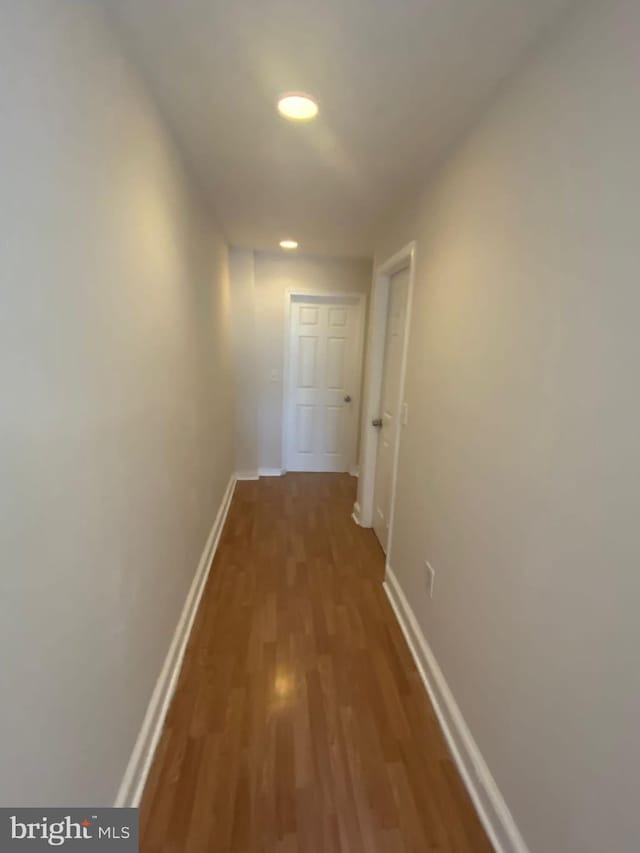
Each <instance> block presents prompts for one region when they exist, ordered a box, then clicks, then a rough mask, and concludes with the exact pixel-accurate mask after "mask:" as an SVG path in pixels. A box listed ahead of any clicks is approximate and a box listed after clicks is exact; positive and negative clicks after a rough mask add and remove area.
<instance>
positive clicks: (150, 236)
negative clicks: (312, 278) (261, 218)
mask: <svg viewBox="0 0 640 853" xmlns="http://www.w3.org/2000/svg"><path fill="white" fill-rule="evenodd" d="M0 54H1V55H2V74H1V75H0V114H1V115H2V133H1V134H0V170H1V173H2V180H1V186H2V203H1V204H0V244H1V250H0V388H1V389H2V392H1V402H0V407H1V412H0V483H1V484H2V486H1V489H0V554H1V561H2V565H1V567H0V649H2V664H1V665H0V696H1V697H2V701H0V743H1V753H2V761H1V762H0V804H2V805H29V804H31V805H56V804H57V805H61V804H66V805H76V804H83V803H84V804H92V805H110V804H111V803H112V802H113V800H114V797H115V794H116V791H117V788H118V785H119V783H120V781H121V778H122V775H123V772H124V769H125V766H126V763H127V760H128V758H129V755H130V752H131V749H132V747H133V744H134V741H135V738H136V736H137V734H138V730H139V727H140V724H141V721H142V717H143V714H144V711H145V709H146V706H147V703H148V700H149V698H150V694H151V691H152V688H153V685H154V683H155V680H156V678H157V676H158V674H159V670H160V666H161V663H162V661H163V658H164V656H165V654H166V652H167V648H168V646H169V642H170V639H171V636H172V633H173V630H174V627H175V625H176V622H177V619H178V616H179V613H180V611H181V609H182V605H183V603H184V599H185V596H186V594H187V591H188V588H189V584H190V582H191V580H192V577H193V574H194V572H195V569H196V567H197V564H198V560H199V558H200V555H201V552H202V549H203V547H204V545H205V541H206V539H207V536H208V533H209V530H210V528H211V525H212V523H213V520H214V517H215V514H216V511H217V509H218V506H219V504H220V501H221V498H222V496H223V492H224V489H225V486H226V484H227V482H228V479H229V476H230V474H231V472H232V469H233V461H232V457H233V440H232V415H231V412H232V410H233V400H232V397H231V394H232V388H231V385H230V382H229V379H228V377H229V374H230V354H229V342H228V331H227V326H228V310H229V294H228V281H227V276H228V272H227V250H226V247H225V244H224V242H223V241H222V239H221V237H220V236H219V235H218V234H217V233H216V231H215V228H214V226H213V225H212V222H211V220H210V218H209V216H208V215H207V213H206V212H205V210H204V209H203V207H202V206H201V204H200V203H199V202H198V201H197V200H196V197H195V195H194V192H193V190H192V189H191V188H190V185H189V181H188V179H187V177H186V176H185V173H184V170H183V168H182V166H181V165H180V162H179V161H178V159H177V157H176V154H175V151H174V149H173V147H172V145H171V143H170V142H169V140H168V139H167V136H166V134H165V132H164V130H163V127H162V125H161V124H160V122H159V120H158V117H157V115H156V113H155V111H154V108H153V107H152V105H151V103H150V101H149V99H148V98H147V96H146V95H145V92H144V90H143V89H142V88H141V86H140V84H139V83H138V80H137V79H136V77H135V76H134V75H133V74H132V72H131V71H130V69H129V67H128V66H127V64H126V63H125V62H124V61H123V59H122V57H121V56H120V54H119V53H118V50H117V49H116V48H115V47H114V43H113V42H112V39H111V37H110V35H109V33H108V32H107V31H106V30H105V28H104V27H103V25H102V24H101V22H100V20H99V19H98V18H97V17H96V14H95V11H94V10H92V9H91V7H90V4H83V3H74V2H69V0H40V2H38V3H4V4H3V5H2V7H0Z"/></svg>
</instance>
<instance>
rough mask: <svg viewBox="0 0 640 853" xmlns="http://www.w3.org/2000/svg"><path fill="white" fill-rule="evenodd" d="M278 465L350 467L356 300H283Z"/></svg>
mask: <svg viewBox="0 0 640 853" xmlns="http://www.w3.org/2000/svg"><path fill="white" fill-rule="evenodd" d="M289 299H290V304H289V330H288V336H287V338H288V359H287V362H288V370H287V372H288V377H287V382H286V386H285V389H286V391H285V413H284V414H285V433H284V451H285V452H284V459H285V465H286V469H287V470H289V471H349V470H350V469H351V468H353V467H354V465H355V462H356V459H355V453H356V444H357V432H358V420H359V411H360V385H361V365H362V344H363V335H362V323H363V311H362V301H363V300H362V297H361V296H360V295H359V294H345V295H335V294H334V295H330V296H329V295H327V296H321V295H313V294H293V293H292V294H289Z"/></svg>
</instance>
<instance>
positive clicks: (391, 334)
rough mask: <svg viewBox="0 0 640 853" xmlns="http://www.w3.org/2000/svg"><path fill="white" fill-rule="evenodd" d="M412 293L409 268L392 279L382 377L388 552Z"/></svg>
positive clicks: (383, 523) (379, 471)
mask: <svg viewBox="0 0 640 853" xmlns="http://www.w3.org/2000/svg"><path fill="white" fill-rule="evenodd" d="M408 292H409V269H408V267H407V268H406V269H402V270H400V271H399V272H397V273H395V274H394V275H393V276H392V277H391V281H390V289H389V311H388V315H387V331H386V338H385V349H384V366H383V374H382V401H381V402H382V405H381V412H380V419H381V420H382V425H381V427H380V436H379V438H378V452H377V461H376V479H375V487H374V488H375V491H374V498H373V529H374V531H375V534H376V536H377V537H378V540H379V541H380V544H381V545H382V549H383V550H384V552H385V553H386V551H387V541H388V539H389V522H390V514H391V477H392V472H393V453H394V448H395V443H396V441H395V439H396V433H397V430H398V426H399V425H398V421H399V415H400V411H399V410H400V369H401V365H402V350H403V345H404V333H405V328H404V326H405V314H406V310H407V296H408Z"/></svg>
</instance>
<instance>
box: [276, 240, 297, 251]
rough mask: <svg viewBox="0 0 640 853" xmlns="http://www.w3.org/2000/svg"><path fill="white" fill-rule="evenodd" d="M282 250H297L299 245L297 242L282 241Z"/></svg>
mask: <svg viewBox="0 0 640 853" xmlns="http://www.w3.org/2000/svg"><path fill="white" fill-rule="evenodd" d="M280 248H281V249H289V250H291V249H297V248H298V243H297V241H296V240H280Z"/></svg>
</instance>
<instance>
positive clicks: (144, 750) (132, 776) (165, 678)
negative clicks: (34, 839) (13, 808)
mask: <svg viewBox="0 0 640 853" xmlns="http://www.w3.org/2000/svg"><path fill="white" fill-rule="evenodd" d="M235 484H236V476H235V474H232V475H231V478H230V479H229V483H228V485H227V488H226V491H225V493H224V497H223V499H222V503H221V504H220V508H219V509H218V514H217V516H216V520H215V521H214V523H213V527H212V528H211V532H210V533H209V537H208V538H207V544H206V545H205V547H204V551H203V552H202V557H201V558H200V563H199V564H198V568H197V570H196V573H195V576H194V578H193V581H192V583H191V587H190V589H189V593H188V595H187V599H186V601H185V604H184V607H183V609H182V613H181V614H180V619H179V620H178V624H177V626H176V630H175V632H174V635H173V639H172V640H171V645H170V646H169V651H168V652H167V656H166V658H165V659H164V663H163V665H162V670H161V671H160V675H159V677H158V680H157V682H156V686H155V687H154V689H153V693H152V695H151V699H150V701H149V705H148V707H147V712H146V714H145V716H144V720H143V721H142V727H141V729H140V732H139V734H138V738H137V740H136V743H135V746H134V748H133V752H132V753H131V758H130V759H129V763H128V765H127V769H126V771H125V774H124V777H123V779H122V782H121V784H120V788H119V790H118V794H117V796H116V801H115V803H114V805H115V806H116V807H123V806H128V807H130V808H136V807H137V806H138V805H139V803H140V800H141V798H142V793H143V791H144V786H145V782H146V781H147V776H148V774H149V770H150V768H151V762H152V761H153V756H154V753H155V751H156V747H157V745H158V741H159V740H160V735H161V734H162V727H163V725H164V720H165V717H166V715H167V711H168V710H169V704H170V702H171V698H172V696H173V692H174V690H175V687H176V683H177V680H178V675H179V674H180V669H181V667H182V659H183V657H184V652H185V649H186V646H187V641H188V639H189V634H190V633H191V627H192V625H193V620H194V619H195V615H196V613H197V610H198V605H199V604H200V598H201V596H202V592H203V590H204V586H205V583H206V581H207V577H208V575H209V569H210V568H211V563H212V561H213V557H214V555H215V553H216V549H217V547H218V542H219V541H220V535H221V533H222V529H223V527H224V523H225V521H226V518H227V513H228V512H229V506H230V505H231V499H232V497H233V490H234V487H235Z"/></svg>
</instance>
